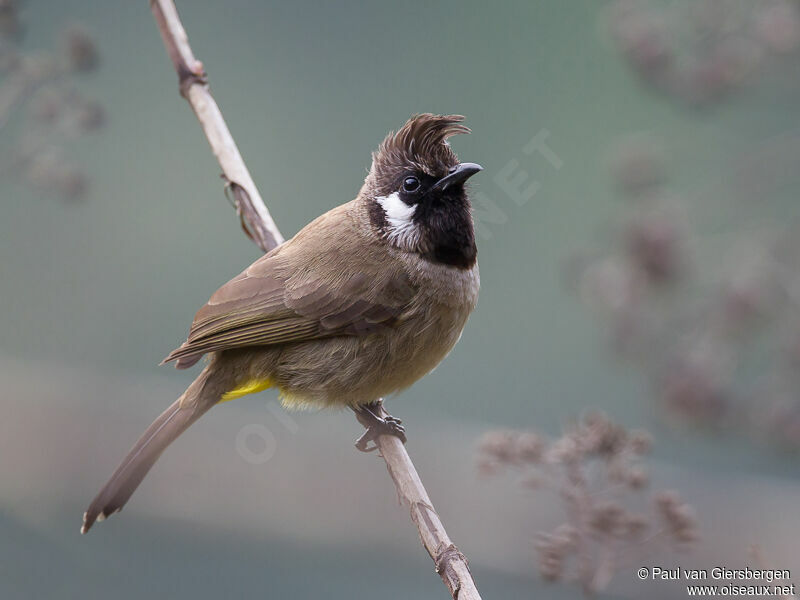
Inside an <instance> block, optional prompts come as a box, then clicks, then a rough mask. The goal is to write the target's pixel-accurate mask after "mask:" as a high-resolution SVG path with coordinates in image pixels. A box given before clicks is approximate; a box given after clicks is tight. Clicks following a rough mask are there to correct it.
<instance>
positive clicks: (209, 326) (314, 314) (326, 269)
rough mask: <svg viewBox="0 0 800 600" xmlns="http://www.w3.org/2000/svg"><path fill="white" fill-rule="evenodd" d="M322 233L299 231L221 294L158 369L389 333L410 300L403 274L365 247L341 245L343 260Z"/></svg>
mask: <svg viewBox="0 0 800 600" xmlns="http://www.w3.org/2000/svg"><path fill="white" fill-rule="evenodd" d="M323 225H324V223H323ZM321 229H322V231H315V232H314V233H312V234H311V235H308V234H305V235H301V234H303V233H304V232H301V233H300V234H298V235H297V236H295V239H293V240H292V241H291V242H287V243H286V244H285V245H284V246H282V247H280V248H277V249H276V250H274V251H272V252H270V253H269V254H267V255H265V256H263V257H262V258H260V259H259V260H257V261H256V262H255V263H253V264H252V265H251V266H250V267H249V268H248V269H247V270H245V271H244V272H243V273H241V274H240V275H239V276H237V277H235V278H234V279H232V280H231V281H229V282H228V283H226V284H225V285H223V286H222V287H221V288H219V289H218V290H217V291H216V292H215V293H214V295H213V296H211V299H210V300H209V301H208V303H207V304H206V305H205V306H203V307H202V308H201V309H200V310H199V311H198V312H197V314H196V315H195V319H194V322H193V323H192V327H191V330H190V332H189V338H188V339H187V340H186V342H185V343H184V344H183V345H182V346H180V347H179V348H177V349H176V350H173V351H172V352H171V353H170V354H169V356H167V358H166V359H164V362H169V361H173V360H177V361H178V363H177V364H176V366H177V367H179V368H185V367H189V366H191V365H193V364H194V363H195V362H197V360H199V359H200V357H201V356H202V355H203V354H205V353H207V352H215V351H219V350H228V349H232V348H241V347H246V346H263V345H271V344H284V343H288V342H299V341H307V340H313V339H320V338H326V337H332V336H340V335H366V334H369V333H373V332H376V331H378V330H380V329H381V328H383V327H390V326H391V325H392V323H393V322H394V320H395V319H396V318H397V317H398V316H400V314H401V313H402V311H403V309H404V308H405V307H406V306H407V305H408V303H409V302H410V301H411V299H412V298H413V296H414V293H415V291H414V289H413V288H412V286H411V283H410V280H409V279H408V276H407V275H406V273H405V271H404V270H403V269H402V268H400V267H399V266H398V265H395V264H394V261H391V260H389V261H387V257H386V255H385V254H383V253H381V252H379V251H378V250H377V249H376V248H371V247H370V244H368V243H366V244H347V246H348V247H351V248H353V249H352V251H350V252H352V253H353V254H352V255H349V252H348V251H347V250H346V249H344V248H343V247H342V246H344V244H338V245H337V242H336V240H335V239H334V238H333V237H332V236H331V235H330V234H332V233H333V232H332V231H325V230H326V229H330V228H326V227H322V228H321ZM336 233H338V234H340V235H341V234H342V233H343V232H341V231H337V232H336ZM352 233H353V232H348V231H345V232H344V234H345V235H347V234H352ZM325 234H328V235H327V237H325ZM314 238H319V239H314ZM315 242H320V243H315ZM372 253H376V255H375V256H370V254H372ZM356 254H357V256H356ZM381 259H382V260H381ZM387 262H388V263H389V264H388V265H387ZM356 265H357V266H356Z"/></svg>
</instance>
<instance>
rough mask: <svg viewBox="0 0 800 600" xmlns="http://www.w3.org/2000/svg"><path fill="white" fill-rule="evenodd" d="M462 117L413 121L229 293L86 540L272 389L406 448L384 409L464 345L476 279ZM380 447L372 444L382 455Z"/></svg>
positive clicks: (182, 354)
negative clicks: (211, 415)
mask: <svg viewBox="0 0 800 600" xmlns="http://www.w3.org/2000/svg"><path fill="white" fill-rule="evenodd" d="M463 120H464V117H462V116H461V115H437V114H431V113H424V114H417V115H414V116H412V117H411V118H410V119H409V120H408V121H407V122H406V123H405V124H404V125H403V126H402V127H401V128H399V129H398V130H397V131H396V132H391V131H390V132H389V134H388V135H387V136H386V137H385V138H384V139H383V141H382V142H381V143H380V145H379V146H378V148H377V150H375V151H374V152H373V153H372V162H371V165H370V168H369V170H368V171H367V175H366V178H365V179H364V183H363V185H362V186H361V189H360V190H359V192H358V195H357V196H356V198H355V199H353V200H351V201H350V202H347V203H345V204H342V205H340V206H337V207H336V208H333V209H331V210H330V211H328V212H326V213H324V214H323V215H321V216H320V217H318V218H316V219H315V220H313V221H312V222H311V223H309V224H308V225H306V226H305V227H304V228H303V229H301V230H300V231H299V232H298V233H297V234H296V235H295V236H294V237H293V238H291V239H290V240H288V241H286V242H284V243H283V244H281V245H279V246H278V247H276V248H274V249H273V250H272V251H270V252H268V253H266V254H265V255H263V256H262V257H261V258H259V259H258V260H256V261H255V262H254V263H253V264H251V265H250V266H249V267H247V269H245V270H244V271H243V272H242V273H241V274H239V275H238V276H236V277H234V278H233V279H231V280H230V281H228V283H226V284H224V285H223V286H222V287H220V288H219V289H218V290H217V291H216V292H214V294H213V295H212V296H211V298H210V299H209V301H208V302H207V303H206V304H205V305H204V306H203V307H202V308H200V310H199V311H197V313H196V315H195V317H194V320H193V322H192V325H191V328H190V331H189V335H188V338H187V339H186V341H185V342H184V343H183V344H182V345H181V346H179V347H178V348H176V349H175V350H173V351H172V352H171V353H170V354H169V355H168V356H167V357H166V358H165V359H164V361H163V362H162V364H164V363H168V362H174V363H175V366H176V368H178V369H186V368H189V367H191V366H193V365H195V364H196V363H197V362H198V361H200V359H201V358H203V357H206V358H207V361H206V364H205V367H204V368H203V370H202V371H201V372H200V374H199V375H198V376H197V378H196V379H195V380H194V381H193V382H192V383H191V384H190V385H189V387H188V388H187V389H186V391H184V393H183V394H181V396H180V397H179V398H178V399H177V400H176V401H175V402H174V403H173V404H172V405H171V406H170V407H169V408H167V409H166V410H165V411H164V412H163V413H162V414H161V415H160V416H159V417H158V418H157V419H156V420H155V421H154V422H153V423H152V424H151V425H150V427H148V428H147V430H146V431H145V432H144V434H142V436H141V437H140V438H139V440H138V441H137V442H136V444H135V445H134V446H133V448H132V449H131V450H130V451H129V453H128V454H127V455H126V456H125V458H124V459H123V460H122V462H121V463H120V465H119V466H118V467H117V469H116V471H114V473H113V474H112V475H111V478H110V479H109V480H108V482H107V483H106V484H105V485H104V486H103V487H102V488H101V490H100V492H99V493H98V494H97V496H96V497H95V498H94V500H92V502H91V503H90V505H89V507H88V508H87V510H86V512H85V513H84V515H83V524H82V526H81V533H86V532H87V531H89V529H90V528H91V527H92V525H93V524H94V523H95V522H96V521H103V520H104V519H106V518H107V517H109V516H110V515H112V514H114V513H116V512H119V511H120V510H121V509H122V508H123V506H124V505H125V503H126V502H127V501H128V499H129V498H130V497H131V495H132V494H133V492H134V491H135V490H136V488H137V487H138V486H139V484H140V483H141V482H142V480H143V479H144V477H145V475H146V474H147V473H148V471H149V470H150V469H151V467H152V466H153V465H154V463H155V462H156V461H157V460H158V458H159V457H160V456H161V454H162V452H163V451H164V450H165V449H166V448H167V446H169V445H170V444H171V443H172V442H173V441H174V440H175V439H176V438H177V437H178V436H180V435H181V434H182V433H183V432H184V431H186V429H187V428H188V427H189V426H190V425H192V424H193V423H194V422H196V421H197V420H198V419H199V418H200V417H201V416H202V415H203V414H205V413H206V412H207V411H208V410H210V409H211V408H212V407H214V406H216V405H218V404H221V403H224V402H227V401H230V400H233V399H236V398H241V397H242V396H246V395H248V394H253V393H256V392H259V391H262V390H264V389H267V388H277V390H278V391H279V394H280V398H281V401H282V403H283V405H284V406H285V407H287V408H288V409H302V408H326V407H331V408H337V407H338V408H342V407H344V408H348V407H349V408H351V409H352V410H353V411H355V412H356V414H357V415H358V416H359V419H360V420H362V422H365V423H367V424H368V426H367V431H366V433H365V434H364V435H363V436H362V438H361V439H360V440H359V441H358V442H357V444H356V445H357V446H358V447H359V449H361V450H369V449H370V448H369V441H370V440H372V441H373V442H374V440H375V437H376V436H377V435H379V434H381V435H382V434H386V433H389V434H392V435H396V436H397V437H399V438H400V439H401V440H402V441H403V442H405V433H404V429H403V426H402V425H401V424H400V423H401V421H400V420H399V419H395V418H394V417H391V416H387V417H385V418H383V417H381V416H379V411H378V410H377V409H378V407H379V406H380V403H381V401H382V400H381V399H382V398H383V397H385V396H387V395H389V394H393V393H396V392H399V391H401V390H403V389H406V388H408V387H409V386H411V385H412V384H413V383H414V382H415V381H417V380H419V379H420V378H421V377H423V376H424V375H426V374H427V373H429V372H430V371H432V370H433V369H434V368H435V367H436V366H437V365H438V364H439V363H440V362H441V361H442V360H443V359H444V358H445V356H446V355H447V354H448V353H449V352H450V351H451V350H452V348H453V347H454V346H455V344H456V342H457V341H458V340H459V339H460V337H461V334H462V331H463V329H464V326H465V325H466V322H467V319H468V317H469V315H470V313H472V311H473V309H474V308H475V306H476V303H477V299H478V290H479V287H480V275H479V271H478V263H477V246H476V241H475V231H474V227H473V219H472V210H471V204H470V200H469V196H468V190H467V188H466V186H465V184H466V182H467V180H468V179H469V178H470V177H472V176H473V175H475V174H476V173H478V172H479V171H481V170H482V167H481V166H480V165H478V164H476V163H468V162H459V160H458V157H457V156H456V154H455V152H454V151H453V150H452V148H451V146H450V143H449V139H448V138H450V137H451V136H453V135H456V134H466V133H469V132H470V130H469V129H468V128H467V127H466V126H465V125H463V123H462V121H463ZM372 449H374V446H373V448H372Z"/></svg>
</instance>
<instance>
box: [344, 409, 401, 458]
mask: <svg viewBox="0 0 800 600" xmlns="http://www.w3.org/2000/svg"><path fill="white" fill-rule="evenodd" d="M356 414H357V415H358V416H359V421H361V423H362V424H363V425H364V426H365V427H366V428H367V430H366V431H365V432H364V433H363V435H362V436H361V437H360V438H358V440H356V448H357V449H358V450H360V451H361V452H374V451H375V450H377V449H378V444H377V443H376V442H375V440H376V439H377V438H378V436H381V435H393V436H395V437H396V438H398V439H399V440H400V441H401V442H403V443H404V444H405V443H406V428H405V427H403V425H402V423H403V422H402V421H401V420H400V419H398V418H396V417H393V416H391V415H386V416H385V417H379V416H378V415H377V414H375V413H374V412H373V411H372V410H370V408H369V407H362V408H361V409H358V410H357V411H356ZM370 442H372V444H371V445H370Z"/></svg>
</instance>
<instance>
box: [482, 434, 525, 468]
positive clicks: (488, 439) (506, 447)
mask: <svg viewBox="0 0 800 600" xmlns="http://www.w3.org/2000/svg"><path fill="white" fill-rule="evenodd" d="M517 436H518V434H517V433H515V432H513V431H489V432H488V433H486V434H484V435H483V437H482V438H481V440H480V442H479V443H478V451H479V452H480V453H481V454H482V455H484V456H485V457H486V458H488V459H490V460H492V461H495V462H497V463H500V464H501V465H509V464H514V463H515V462H516V459H517V452H516V440H517Z"/></svg>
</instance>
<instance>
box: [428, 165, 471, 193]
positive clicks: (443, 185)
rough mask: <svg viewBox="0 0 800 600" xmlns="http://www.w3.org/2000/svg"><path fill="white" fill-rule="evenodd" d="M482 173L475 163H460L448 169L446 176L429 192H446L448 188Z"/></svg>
mask: <svg viewBox="0 0 800 600" xmlns="http://www.w3.org/2000/svg"><path fill="white" fill-rule="evenodd" d="M481 171H483V167H482V166H480V165H479V164H476V163H461V164H458V165H456V166H455V167H453V168H452V169H450V173H448V174H447V176H445V177H442V178H441V179H440V180H439V181H437V182H436V183H434V184H433V187H432V188H431V189H430V190H429V191H434V190H441V191H444V190H446V189H447V188H448V187H449V186H451V185H454V184H457V183H464V182H465V181H466V180H467V179H469V178H470V177H472V176H473V175H475V173H480V172H481Z"/></svg>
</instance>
